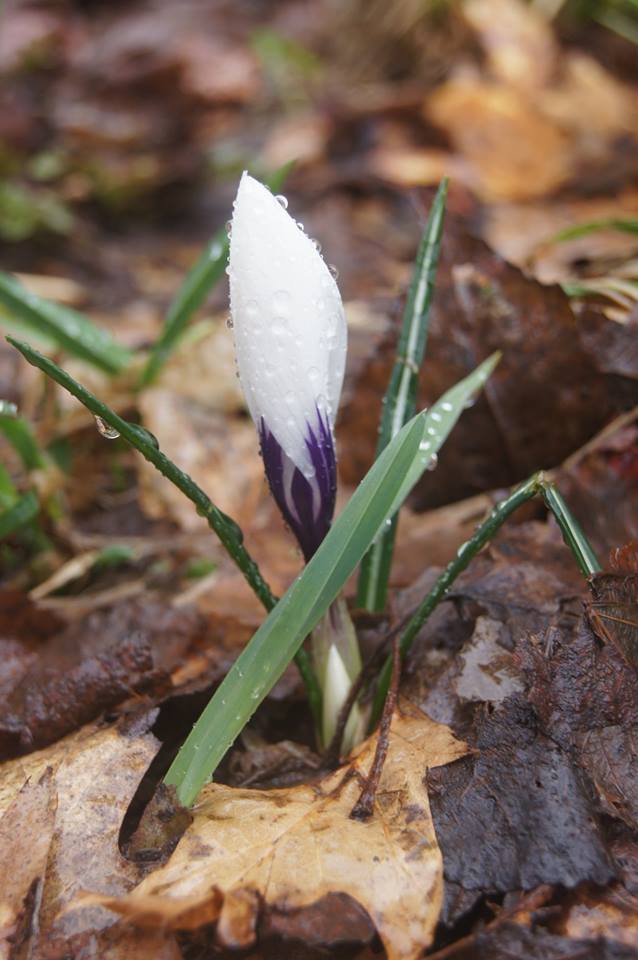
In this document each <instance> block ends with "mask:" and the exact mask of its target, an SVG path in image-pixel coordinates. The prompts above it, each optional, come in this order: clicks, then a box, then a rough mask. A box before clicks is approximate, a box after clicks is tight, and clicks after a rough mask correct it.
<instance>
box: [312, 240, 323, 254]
mask: <svg viewBox="0 0 638 960" xmlns="http://www.w3.org/2000/svg"><path fill="white" fill-rule="evenodd" d="M311 242H312V245H313V247H314V248H315V250H316V251H317V253H321V244H320V243H319V241H318V240H312V241H311Z"/></svg>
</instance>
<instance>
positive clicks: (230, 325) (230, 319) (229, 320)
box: [226, 314, 234, 330]
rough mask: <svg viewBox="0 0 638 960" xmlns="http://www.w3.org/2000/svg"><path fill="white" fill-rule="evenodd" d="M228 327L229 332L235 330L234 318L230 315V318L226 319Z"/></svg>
mask: <svg viewBox="0 0 638 960" xmlns="http://www.w3.org/2000/svg"><path fill="white" fill-rule="evenodd" d="M226 326H227V327H228V329H229V330H232V329H233V326H234V324H233V318H232V316H231V315H230V314H228V316H227V317H226Z"/></svg>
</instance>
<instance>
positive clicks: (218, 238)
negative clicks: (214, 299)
mask: <svg viewBox="0 0 638 960" xmlns="http://www.w3.org/2000/svg"><path fill="white" fill-rule="evenodd" d="M291 168H292V164H291V163H287V164H286V165H285V166H283V167H280V168H279V169H278V170H276V171H275V172H274V173H273V174H272V175H271V176H270V177H268V178H267V179H266V184H267V185H268V186H269V187H270V189H271V190H272V191H273V192H275V191H277V190H281V188H282V186H283V185H284V183H285V181H286V178H287V176H288V174H289V173H290V170H291ZM227 263H228V235H227V233H226V228H225V227H221V228H220V229H219V230H218V231H217V233H216V234H215V236H214V237H213V239H212V240H211V241H210V243H209V244H208V245H207V246H206V248H205V249H204V252H203V253H202V255H201V256H200V258H199V260H198V261H197V262H196V263H195V265H194V266H193V267H192V268H191V269H190V270H189V272H188V273H187V275H186V278H185V280H184V282H183V283H182V285H181V287H180V288H179V290H178V291H177V293H176V295H175V297H174V298H173V301H172V303H171V305H170V307H169V308H168V313H167V314H166V320H165V321H164V327H163V329H162V332H161V334H160V336H159V338H158V340H157V342H156V343H155V344H154V345H153V347H152V349H151V352H150V355H149V358H148V360H147V362H146V365H145V367H144V369H143V371H142V376H141V378H140V386H141V387H148V386H149V385H150V384H151V383H153V381H154V380H155V379H156V377H157V375H158V374H159V372H160V370H161V368H162V367H163V366H164V364H165V363H166V361H167V360H168V358H169V356H170V355H171V353H172V352H173V350H174V349H175V347H176V346H177V343H178V342H179V340H180V339H181V337H182V335H183V333H184V330H185V329H186V326H187V325H188V323H189V321H190V319H191V317H192V316H193V314H194V313H195V311H196V310H198V309H199V308H200V307H201V305H202V304H203V302H204V300H205V299H206V297H207V296H208V294H209V293H210V291H211V290H212V289H213V287H214V286H215V284H216V283H217V282H218V281H219V280H220V279H221V278H222V277H223V275H224V270H225V269H226V264H227Z"/></svg>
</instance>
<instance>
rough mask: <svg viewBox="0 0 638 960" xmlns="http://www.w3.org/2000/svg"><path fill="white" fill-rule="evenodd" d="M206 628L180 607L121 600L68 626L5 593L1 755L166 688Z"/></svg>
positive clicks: (0, 634)
mask: <svg viewBox="0 0 638 960" xmlns="http://www.w3.org/2000/svg"><path fill="white" fill-rule="evenodd" d="M34 627H35V629H36V630H39V635H38V633H35V631H34ZM201 634H202V621H201V619H200V618H199V617H198V615H197V614H195V613H194V612H193V611H192V610H189V609H188V608H183V607H182V608H180V609H179V610H175V611H173V610H171V608H166V607H163V606H159V605H158V604H157V603H152V602H149V601H146V600H144V601H133V602H129V601H124V602H122V603H119V604H116V605H114V606H113V607H112V608H111V609H110V610H96V611H94V612H93V613H90V614H88V615H87V616H85V617H83V618H82V619H80V620H78V621H76V622H74V623H71V624H69V625H67V626H65V625H64V624H63V623H62V622H61V621H59V620H58V618H57V617H54V616H52V615H51V614H44V613H39V612H38V610H37V608H36V607H35V605H33V604H32V603H30V602H29V601H28V600H27V599H26V598H25V597H20V596H19V595H16V594H0V652H1V653H2V655H3V661H2V667H1V668H0V691H1V692H2V693H3V697H2V701H1V702H0V755H1V756H3V757H11V756H17V755H19V754H22V753H28V752H29V751H30V750H33V749H35V748H37V747H42V746H44V745H46V744H48V743H51V742H53V741H54V740H56V739H58V738H60V737H62V736H64V735H65V734H67V733H69V732H70V731H72V730H74V729H76V728H77V727H80V726H81V725H82V724H83V723H87V722H88V721H89V720H92V719H93V718H94V717H96V716H97V715H98V714H99V713H100V712H102V711H104V710H107V709H109V708H112V707H114V706H115V705H116V704H118V703H121V702H122V701H123V700H125V699H127V698H128V697H130V696H131V695H132V694H134V693H137V694H140V693H151V692H153V693H155V694H159V693H160V692H162V691H163V690H166V689H169V688H170V682H169V670H170V669H171V668H172V667H173V666H174V664H175V663H176V662H177V661H178V660H179V658H180V657H181V656H182V655H183V654H184V652H185V651H186V649H187V648H188V646H189V645H191V644H192V643H193V642H194V641H195V640H197V639H199V637H200V636H201Z"/></svg>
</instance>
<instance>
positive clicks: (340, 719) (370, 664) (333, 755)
mask: <svg viewBox="0 0 638 960" xmlns="http://www.w3.org/2000/svg"><path fill="white" fill-rule="evenodd" d="M415 610H416V606H415V607H414V609H413V610H410V611H409V612H408V613H407V614H405V616H403V617H402V618H401V620H400V621H399V622H398V623H396V624H395V625H394V627H392V629H391V630H390V631H389V632H388V633H387V634H386V636H385V637H384V638H383V640H382V641H381V643H380V644H379V646H378V647H377V649H376V650H375V651H374V653H372V654H371V655H370V656H369V657H368V659H367V660H366V662H365V663H364V665H363V667H362V668H361V672H360V673H359V675H358V677H357V678H356V680H355V681H354V683H353V684H352V686H351V687H350V691H349V693H348V696H347V697H346V699H345V700H344V702H343V704H342V707H341V709H340V710H339V715H338V716H337V726H336V729H335V732H334V735H333V737H332V740H331V741H330V743H329V744H328V746H327V748H326V750H325V752H324V755H323V764H322V766H323V767H325V768H327V769H330V768H331V767H335V766H336V765H337V764H338V763H339V756H340V751H341V743H342V741H343V733H344V730H345V729H346V724H347V722H348V718H349V717H350V711H351V710H352V708H353V706H354V704H355V702H356V700H357V699H358V697H359V694H360V693H361V691H362V689H363V688H364V686H366V685H367V683H368V681H370V680H371V679H372V678H373V677H374V676H376V674H377V673H378V671H379V668H380V666H381V664H382V663H383V661H384V660H385V658H386V656H387V650H388V646H389V644H390V643H391V642H392V641H393V640H394V638H395V637H397V636H398V635H399V633H400V632H401V630H402V629H403V627H404V626H405V625H406V623H407V622H408V621H409V619H410V617H411V616H412V614H413V613H414V611H415Z"/></svg>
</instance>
